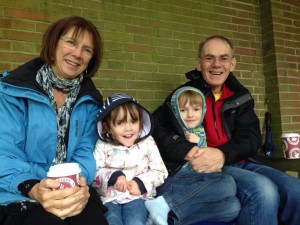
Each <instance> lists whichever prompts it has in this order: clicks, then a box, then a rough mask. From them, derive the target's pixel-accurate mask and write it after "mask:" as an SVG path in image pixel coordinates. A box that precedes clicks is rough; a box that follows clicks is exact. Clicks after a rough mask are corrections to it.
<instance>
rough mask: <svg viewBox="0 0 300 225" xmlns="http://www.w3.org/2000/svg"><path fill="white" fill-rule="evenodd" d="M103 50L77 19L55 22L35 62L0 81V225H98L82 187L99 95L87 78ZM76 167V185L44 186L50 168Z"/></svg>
mask: <svg viewBox="0 0 300 225" xmlns="http://www.w3.org/2000/svg"><path fill="white" fill-rule="evenodd" d="M102 55H103V43H102V40H101V36H100V34H99V32H98V31H97V28H96V27H95V26H94V25H93V24H92V23H91V22H89V21H87V20H85V19H83V18H81V17H77V16H74V17H68V18H63V19H61V20H59V21H57V22H55V23H54V24H52V25H51V26H50V27H49V28H48V29H47V30H46V32H45V34H44V38H43V43H42V50H41V53H40V57H39V58H36V59H33V60H32V61H29V62H27V63H26V64H24V65H22V66H20V67H19V68H17V69H15V70H13V71H11V72H10V73H9V75H7V76H5V77H3V78H2V80H1V82H0V118H1V119H2V120H3V121H5V124H6V125H5V126H4V125H3V123H1V125H0V134H1V137H0V162H1V164H0V177H1V179H0V205H1V206H0V223H1V224H5V225H12V224H14V225H17V224H18V225H19V224H20V225H21V224H22V225H27V224H28V225H29V224H30V225H38V224H43V225H48V224H49V225H50V224H51V225H66V224H70V225H71V224H72V225H75V224H76V225H82V224H89V225H94V224H95V225H96V224H97V225H102V224H107V222H106V220H105V219H104V216H103V215H104V213H105V211H106V209H105V207H103V205H102V202H101V200H100V199H99V197H98V195H97V194H96V192H95V190H94V189H93V188H92V187H89V186H88V185H89V184H90V183H91V182H92V181H93V179H94V176H95V170H96V164H95V160H94V158H93V149H94V145H95V143H96V140H97V136H96V135H97V133H96V130H95V125H94V121H95V118H96V115H97V112H98V111H99V108H100V106H102V96H101V95H100V93H99V92H98V91H97V89H96V87H95V86H94V84H93V82H92V80H91V77H92V76H93V75H94V74H95V73H96V71H97V70H98V68H99V66H100V63H101V60H102ZM64 162H77V163H78V164H79V165H80V167H81V171H82V172H81V178H80V186H79V187H73V188H68V189H64V190H55V191H54V190H53V189H56V188H58V187H59V185H60V184H59V182H58V181H56V180H51V179H47V177H46V173H47V171H48V169H49V167H50V166H51V165H56V164H60V163H64Z"/></svg>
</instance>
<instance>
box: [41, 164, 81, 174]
mask: <svg viewBox="0 0 300 225" xmlns="http://www.w3.org/2000/svg"><path fill="white" fill-rule="evenodd" d="M80 172H81V168H80V166H79V164H78V163H62V164H57V165H54V166H51V167H50V168H49V171H48V173H47V176H48V177H63V176H69V175H73V174H78V173H80Z"/></svg>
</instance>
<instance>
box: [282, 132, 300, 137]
mask: <svg viewBox="0 0 300 225" xmlns="http://www.w3.org/2000/svg"><path fill="white" fill-rule="evenodd" d="M290 137H299V134H298V133H283V134H282V135H281V138H290Z"/></svg>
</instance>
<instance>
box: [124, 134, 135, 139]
mask: <svg viewBox="0 0 300 225" xmlns="http://www.w3.org/2000/svg"><path fill="white" fill-rule="evenodd" d="M123 137H124V138H126V139H130V138H132V137H133V134H127V135H124V136H123Z"/></svg>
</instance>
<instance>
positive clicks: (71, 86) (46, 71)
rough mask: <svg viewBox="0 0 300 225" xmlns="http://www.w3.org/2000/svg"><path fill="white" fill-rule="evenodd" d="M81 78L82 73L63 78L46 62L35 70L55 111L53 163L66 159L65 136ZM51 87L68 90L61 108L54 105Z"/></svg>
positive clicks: (37, 79)
mask: <svg viewBox="0 0 300 225" xmlns="http://www.w3.org/2000/svg"><path fill="white" fill-rule="evenodd" d="M82 80H83V74H80V75H79V76H77V77H76V78H74V79H73V80H63V79H61V78H59V77H57V76H56V75H55V74H54V73H53V72H52V70H51V67H50V65H48V64H44V65H43V66H42V67H41V69H40V70H39V71H38V72H37V75H36V81H37V82H38V83H39V84H40V85H41V86H42V87H43V89H44V91H45V92H46V93H47V94H48V96H49V99H50V102H51V104H52V107H53V109H54V111H55V112H56V122H57V143H56V156H55V158H54V159H53V162H52V164H53V165H56V164H60V163H63V162H65V160H66V157H67V146H66V143H65V136H66V132H67V129H68V125H69V120H70V115H71V111H72V108H73V105H74V102H75V100H76V97H77V95H78V93H79V90H80V87H81V83H82ZM52 88H56V89H59V90H62V91H64V92H68V96H67V98H66V99H65V102H64V104H63V105H62V107H61V108H58V107H57V105H56V101H55V98H54V94H53V91H52Z"/></svg>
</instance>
